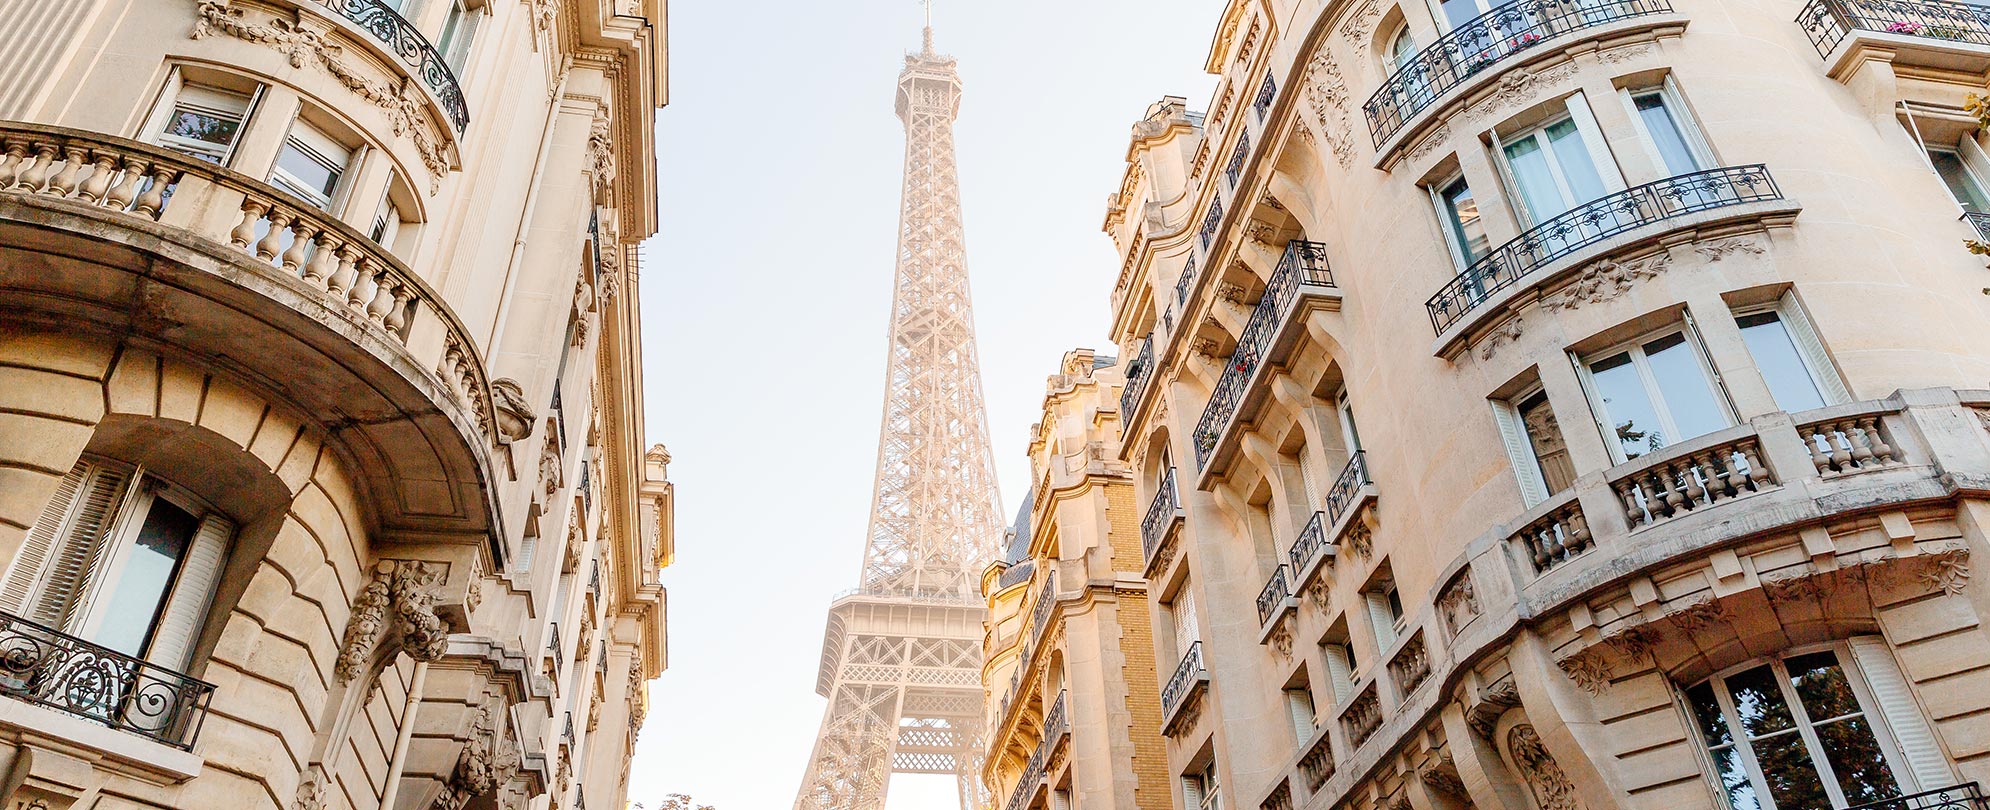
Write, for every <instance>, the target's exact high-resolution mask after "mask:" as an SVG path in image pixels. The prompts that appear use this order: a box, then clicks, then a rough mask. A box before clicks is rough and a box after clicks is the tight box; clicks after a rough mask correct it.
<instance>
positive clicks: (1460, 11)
mask: <svg viewBox="0 0 1990 810" xmlns="http://www.w3.org/2000/svg"><path fill="white" fill-rule="evenodd" d="M1480 13H1481V12H1480V10H1479V4H1478V1H1477V0H1444V20H1445V21H1446V22H1448V23H1450V24H1451V27H1452V28H1457V27H1458V26H1461V25H1464V24H1465V23H1468V22H1471V21H1472V20H1474V19H1476V18H1478V16H1479V14H1480Z"/></svg>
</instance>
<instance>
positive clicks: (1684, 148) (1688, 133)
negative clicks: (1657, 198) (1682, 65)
mask: <svg viewBox="0 0 1990 810" xmlns="http://www.w3.org/2000/svg"><path fill="white" fill-rule="evenodd" d="M1624 97H1625V99H1626V100H1627V101H1628V102H1629V104H1630V108H1631V112H1632V119H1633V120H1634V121H1635V122H1636V123H1637V127H1638V133H1639V134H1640V135H1641V136H1642V137H1643V138H1644V142H1645V147H1646V149H1647V150H1648V151H1650V152H1651V154H1652V157H1653V160H1654V161H1655V162H1656V163H1657V167H1658V169H1659V170H1660V171H1662V172H1664V173H1665V174H1666V175H1667V176H1671V177H1677V176H1679V175H1682V174H1692V173H1693V172H1697V171H1700V170H1702V169H1705V168H1708V167H1711V166H1713V165H1714V163H1715V162H1714V158H1713V154H1712V150H1710V149H1709V148H1708V147H1707V144H1706V141H1705V140H1703V139H1702V138H1701V137H1700V132H1699V129H1698V128H1696V127H1694V126H1693V124H1692V118H1691V116H1690V115H1688V114H1687V112H1686V105H1685V104H1684V103H1683V102H1681V101H1680V100H1679V99H1680V97H1679V91H1678V89H1677V88H1676V87H1674V86H1673V84H1672V79H1671V78H1670V77H1667V78H1666V80H1665V84H1663V85H1661V86H1658V87H1652V88H1648V89H1644V90H1636V91H1625V93H1624Z"/></svg>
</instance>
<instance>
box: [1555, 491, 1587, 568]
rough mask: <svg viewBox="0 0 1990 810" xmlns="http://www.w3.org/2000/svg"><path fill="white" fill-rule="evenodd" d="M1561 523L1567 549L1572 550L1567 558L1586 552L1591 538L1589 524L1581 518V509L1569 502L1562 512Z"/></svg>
mask: <svg viewBox="0 0 1990 810" xmlns="http://www.w3.org/2000/svg"><path fill="white" fill-rule="evenodd" d="M1561 522H1562V525H1563V527H1564V529H1565V531H1566V532H1567V533H1568V547H1569V548H1570V549H1572V551H1571V552H1570V553H1569V556H1571V557H1573V556H1575V555H1577V554H1581V553H1583V552H1585V551H1588V550H1589V547H1590V545H1591V544H1592V541H1593V538H1591V537H1590V536H1589V522H1588V521H1586V520H1584V519H1583V517H1582V507H1581V506H1578V505H1576V504H1575V503H1574V502H1573V501H1571V502H1570V503H1569V505H1568V506H1567V507H1566V508H1565V509H1564V510H1563V512H1562V518H1561Z"/></svg>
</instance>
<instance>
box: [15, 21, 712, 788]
mask: <svg viewBox="0 0 1990 810" xmlns="http://www.w3.org/2000/svg"><path fill="white" fill-rule="evenodd" d="M5 6H6V16H7V18H8V19H9V21H10V23H9V24H8V25H7V26H4V27H0V152H3V153H4V154H0V493H4V494H0V583H3V584H0V594H4V595H0V650H4V654H0V698H5V699H0V773H4V774H5V777H4V779H0V806H5V807H7V808H10V809H11V808H30V807H32V808H46V810H62V808H78V809H79V810H81V809H83V808H97V809H98V810H112V809H113V808H119V809H121V808H192V807H231V808H284V809H285V810H292V809H293V808H294V809H295V810H313V809H315V808H353V809H354V810H372V808H377V807H389V808H396V809H397V810H415V809H416V808H420V809H421V810H428V809H429V808H437V809H438V810H457V809H458V808H496V809H499V810H518V809H520V808H533V809H534V810H544V809H546V808H581V807H585V806H586V805H588V804H590V803H591V804H593V805H594V806H595V807H597V808H616V807H621V806H623V804H624V802H625V797H624V794H625V785H624V781H623V780H624V779H625V778H626V774H627V770H628V769H627V767H626V763H627V761H628V757H629V750H630V747H631V745H632V744H633V742H634V740H635V736H636V733H637V730H638V728H639V727H640V725H641V722H642V717H643V713H644V709H645V706H646V702H645V701H646V697H645V691H644V687H645V683H646V682H647V681H648V680H650V679H651V678H654V677H655V676H656V675H657V674H658V673H659V672H660V671H661V670H662V668H663V666H664V662H665V648H664V619H665V614H664V598H663V597H664V594H663V590H662V588H661V587H660V585H659V584H658V572H659V569H660V568H662V567H663V566H665V565H668V564H669V562H670V560H671V555H672V544H673V540H672V526H671V515H672V493H671V487H670V484H669V482H668V478H667V471H666V465H667V464H668V461H669V457H668V455H667V454H666V453H665V452H664V451H663V449H662V447H661V446H658V447H653V448H647V449H646V447H645V442H644V438H643V420H642V393H641V392H642V385H641V384H642V381H641V367H642V366H641V355H640V352H639V349H638V337H639V311H638V307H637V294H636V293H637V272H638V268H637V266H636V252H635V245H636V243H637V241H639V240H640V239H641V238H642V237H644V236H646V235H648V234H650V233H652V232H653V231H654V230H655V227H656V222H655V217H656V207H655V202H654V200H655V196H656V170H655V166H654V159H653V157H652V155H653V153H654V130H653V120H654V115H655V111H656V109H657V107H659V106H660V105H661V104H662V103H663V102H664V100H665V80H666V71H665V56H666V54H665V39H664V33H665V32H664V29H663V27H662V26H663V22H664V9H663V3H662V2H661V0H532V1H531V2H498V1H497V0H346V1H343V2H333V1H331V0H324V1H322V2H321V1H320V0H72V1H71V2H58V3H42V2H11V3H6V4H5Z"/></svg>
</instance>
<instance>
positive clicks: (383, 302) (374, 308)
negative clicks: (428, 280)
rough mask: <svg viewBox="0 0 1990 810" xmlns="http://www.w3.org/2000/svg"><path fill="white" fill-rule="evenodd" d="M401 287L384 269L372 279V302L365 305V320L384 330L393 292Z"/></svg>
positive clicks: (392, 302)
mask: <svg viewBox="0 0 1990 810" xmlns="http://www.w3.org/2000/svg"><path fill="white" fill-rule="evenodd" d="M400 286H401V285H400V284H399V283H398V282H396V281H394V277H393V276H392V275H390V274H389V273H388V272H387V270H386V269H385V268H382V269H381V270H380V274H379V275H377V276H375V277H374V284H373V287H374V290H373V300H372V301H371V302H369V303H368V304H367V305H366V319H367V320H369V321H372V322H374V323H375V324H377V325H379V326H381V327H382V328H385V327H386V325H387V310H388V309H390V308H392V307H393V306H394V290H395V289H396V288H398V287H400Z"/></svg>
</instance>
